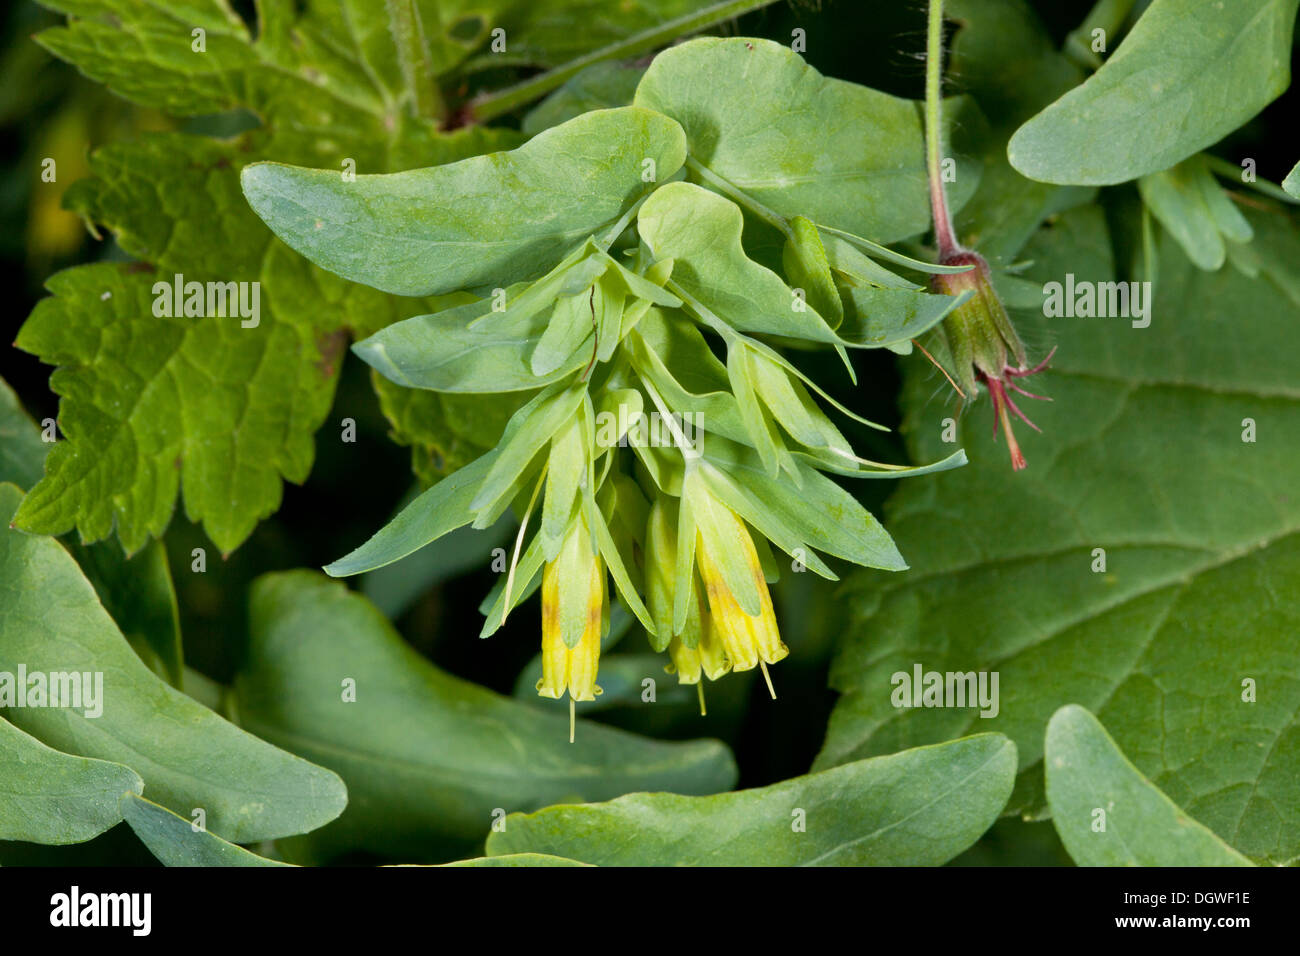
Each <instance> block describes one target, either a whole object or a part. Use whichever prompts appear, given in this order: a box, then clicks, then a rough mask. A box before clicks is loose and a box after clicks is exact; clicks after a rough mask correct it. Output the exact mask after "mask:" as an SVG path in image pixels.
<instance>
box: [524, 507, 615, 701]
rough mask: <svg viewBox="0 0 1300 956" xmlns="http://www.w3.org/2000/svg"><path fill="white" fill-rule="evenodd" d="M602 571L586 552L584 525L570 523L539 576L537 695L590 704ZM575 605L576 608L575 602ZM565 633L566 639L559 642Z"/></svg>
mask: <svg viewBox="0 0 1300 956" xmlns="http://www.w3.org/2000/svg"><path fill="white" fill-rule="evenodd" d="M605 587H606V585H605V568H604V564H603V562H602V561H601V560H600V557H599V556H598V555H597V554H595V553H594V552H593V551H592V548H591V535H590V533H589V532H588V531H587V525H586V522H585V521H583V520H582V519H581V518H579V520H577V521H575V522H574V523H573V525H572V526H571V527H570V528H569V531H568V533H567V534H566V535H565V539H564V543H563V545H562V546H561V548H560V553H559V554H558V555H557V556H556V558H555V560H553V561H549V562H547V564H546V567H545V569H544V570H543V572H542V679H541V680H539V681H538V682H537V693H538V695H539V696H542V697H550V698H552V699H559V698H561V697H563V696H564V695H565V694H566V693H567V694H568V695H569V697H571V698H572V699H573V700H595V699H596V696H597V695H598V694H600V693H601V689H600V688H599V687H598V686H596V673H597V670H598V669H599V664H600V639H601V636H602V633H603V631H604V612H605V599H606V594H605ZM579 602H580V603H579ZM566 630H567V632H568V635H569V636H570V638H571V639H572V636H573V635H574V634H575V633H576V634H577V637H576V640H575V641H574V643H573V646H572V647H570V646H569V643H568V642H567V641H566V640H565V637H566Z"/></svg>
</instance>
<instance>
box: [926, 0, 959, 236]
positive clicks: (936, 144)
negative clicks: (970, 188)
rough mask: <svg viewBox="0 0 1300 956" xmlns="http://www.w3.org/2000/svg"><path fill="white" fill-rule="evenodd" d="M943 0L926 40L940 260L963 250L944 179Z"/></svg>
mask: <svg viewBox="0 0 1300 956" xmlns="http://www.w3.org/2000/svg"><path fill="white" fill-rule="evenodd" d="M942 129H943V0H930V22H929V29H928V30H927V33H926V44H925V164H926V169H927V171H928V173H929V178H930V212H931V215H932V216H933V218H934V241H935V242H936V243H937V244H938V246H939V261H940V262H946V261H947V260H948V258H949V257H950V256H952V255H955V254H956V253H958V252H960V251H961V245H960V244H959V243H958V242H957V234H956V232H955V231H954V230H953V227H952V213H951V212H949V210H948V193H947V189H946V188H945V186H944V182H943V141H942V132H941V131H942Z"/></svg>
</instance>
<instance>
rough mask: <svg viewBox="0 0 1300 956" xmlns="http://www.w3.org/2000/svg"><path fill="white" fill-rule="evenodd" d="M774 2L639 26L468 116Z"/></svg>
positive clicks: (718, 6)
mask: <svg viewBox="0 0 1300 956" xmlns="http://www.w3.org/2000/svg"><path fill="white" fill-rule="evenodd" d="M774 2H775V0H724V2H722V3H715V4H714V5H713V6H711V7H705V8H704V9H703V10H697V11H695V12H694V13H689V14H686V15H685V16H681V17H678V18H677V19H675V20H669V21H668V22H667V23H661V24H659V25H658V26H654V27H651V28H650V29H648V30H642V31H641V32H640V33H637V34H634V35H633V36H630V37H628V38H627V39H626V40H620V41H618V42H617V43H611V44H610V45H609V46H605V47H601V48H600V49H599V50H593V51H592V52H590V53H587V54H585V55H583V56H580V57H578V58H577V59H575V60H570V61H569V62H568V63H565V64H564V65H563V66H557V67H556V68H555V69H553V70H547V71H546V72H545V73H539V74H538V75H537V76H534V77H531V78H530V79H527V80H524V81H523V82H522V83H518V84H516V85H514V86H511V87H507V88H506V89H504V90H501V91H500V92H497V93H492V94H489V95H487V96H484V97H482V98H481V99H479V100H476V101H474V102H473V103H471V104H470V107H471V113H472V116H471V119H472V120H473V121H474V122H479V123H486V122H487V121H488V120H492V119H496V118H497V117H498V116H504V115H505V114H506V113H510V112H513V111H514V110H516V109H518V108H519V107H521V106H524V105H525V104H527V103H531V102H532V101H533V100H536V99H540V98H541V97H543V96H545V95H546V94H547V93H550V92H551V91H552V90H554V89H556V88H557V87H559V86H561V85H562V84H564V83H565V82H566V81H567V80H569V79H571V78H572V77H573V76H574V75H576V74H577V73H580V72H581V71H582V70H585V69H586V68H587V67H589V66H591V65H592V64H594V63H601V62H604V61H605V60H623V59H627V58H629V57H634V56H640V55H641V54H642V53H649V52H650V51H651V50H654V49H656V48H658V47H661V46H664V45H665V44H667V43H669V42H670V41H672V40H675V39H677V38H678V37H682V36H688V35H689V34H692V33H698V32H700V31H701V30H707V29H708V28H709V27H712V26H717V25H718V24H719V23H721V22H723V21H724V20H730V19H732V18H733V17H738V16H740V15H741V14H742V13H749V12H750V11H751V10H757V9H759V8H760V7H766V6H768V5H769V4H771V3H774Z"/></svg>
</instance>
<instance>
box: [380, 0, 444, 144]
mask: <svg viewBox="0 0 1300 956" xmlns="http://www.w3.org/2000/svg"><path fill="white" fill-rule="evenodd" d="M386 5H387V7H388V28H389V30H390V31H391V32H392V34H393V43H394V45H395V46H396V47H397V60H398V62H399V63H400V64H401V67H402V77H403V79H405V81H406V88H407V89H408V90H410V91H411V111H412V113H414V114H415V115H416V116H417V117H424V118H425V119H431V120H435V121H437V122H438V123H440V124H441V123H443V122H445V121H446V119H447V104H446V102H445V101H444V100H443V98H442V91H441V90H440V89H438V80H437V77H435V76H434V74H433V62H432V60H430V58H429V45H428V43H426V42H425V39H424V24H423V23H421V22H420V11H419V10H417V9H416V8H415V0H386Z"/></svg>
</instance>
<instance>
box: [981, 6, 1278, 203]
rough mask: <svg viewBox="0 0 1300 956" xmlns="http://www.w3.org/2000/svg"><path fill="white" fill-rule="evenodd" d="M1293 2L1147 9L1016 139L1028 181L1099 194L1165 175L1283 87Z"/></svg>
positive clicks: (1014, 161) (1015, 153) (1014, 154)
mask: <svg viewBox="0 0 1300 956" xmlns="http://www.w3.org/2000/svg"><path fill="white" fill-rule="evenodd" d="M1296 5H1297V0H1233V2H1232V3H1224V2H1223V0H1153V2H1152V3H1151V5H1150V6H1149V7H1147V9H1146V12H1145V13H1143V14H1142V17H1141V18H1140V19H1139V20H1138V22H1137V24H1136V25H1135V26H1134V27H1133V29H1132V30H1131V31H1130V32H1129V34H1128V36H1126V37H1125V38H1124V41H1123V42H1122V43H1121V44H1120V45H1119V48H1118V49H1117V50H1116V51H1115V53H1114V54H1113V55H1112V56H1110V57H1109V58H1108V59H1107V60H1106V62H1105V63H1104V64H1103V65H1102V67H1101V68H1100V69H1099V70H1097V72H1096V73H1094V74H1093V75H1092V76H1091V77H1089V78H1088V80H1086V81H1085V82H1084V83H1083V85H1082V86H1079V87H1078V88H1076V89H1073V90H1071V91H1070V92H1069V93H1067V94H1065V96H1063V97H1061V98H1060V99H1059V100H1057V101H1056V102H1055V103H1053V104H1052V105H1051V106H1049V107H1047V109H1045V110H1043V111H1042V112H1041V113H1039V114H1038V115H1037V116H1035V117H1033V118H1032V119H1030V120H1029V121H1028V122H1027V123H1025V125H1024V126H1022V127H1020V129H1019V130H1017V131H1016V134H1015V135H1014V136H1012V137H1011V142H1010V143H1009V144H1008V146H1007V155H1008V156H1009V157H1010V159H1011V165H1013V166H1014V167H1015V168H1016V169H1018V170H1019V171H1020V172H1021V173H1023V174H1024V175H1026V176H1028V177H1030V178H1031V179H1038V180H1042V181H1043V182H1049V183H1075V184H1080V185H1094V186H1105V185H1109V184H1111V183H1121V182H1125V181H1126V180H1129V179H1136V178H1138V177H1139V176H1144V175H1146V174H1147V173H1154V172H1158V171H1159V170H1162V169H1168V168H1169V167H1170V166H1173V165H1175V164H1176V163H1179V162H1181V161H1182V160H1184V159H1186V158H1187V157H1189V156H1191V155H1192V154H1193V153H1197V152H1199V151H1201V150H1202V149H1204V148H1205V147H1207V146H1210V145H1212V144H1214V143H1216V142H1218V141H1219V140H1220V139H1222V138H1223V137H1224V136H1226V135H1227V134H1228V133H1231V132H1232V131H1233V130H1235V129H1237V128H1238V127H1239V126H1241V125H1243V124H1244V123H1245V122H1246V121H1247V120H1249V119H1250V118H1251V117H1252V116H1254V115H1255V114H1256V113H1258V112H1259V111H1260V110H1261V109H1263V108H1264V107H1265V106H1266V105H1267V104H1268V103H1269V102H1270V101H1271V100H1273V99H1274V98H1275V97H1277V96H1278V95H1279V94H1280V93H1281V92H1282V91H1283V90H1285V89H1286V88H1287V85H1288V84H1289V83H1290V80H1291V72H1290V60H1291V34H1292V30H1293V29H1294V26H1295V18H1296Z"/></svg>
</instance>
